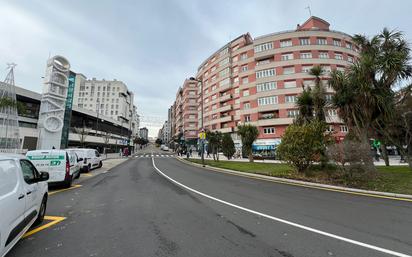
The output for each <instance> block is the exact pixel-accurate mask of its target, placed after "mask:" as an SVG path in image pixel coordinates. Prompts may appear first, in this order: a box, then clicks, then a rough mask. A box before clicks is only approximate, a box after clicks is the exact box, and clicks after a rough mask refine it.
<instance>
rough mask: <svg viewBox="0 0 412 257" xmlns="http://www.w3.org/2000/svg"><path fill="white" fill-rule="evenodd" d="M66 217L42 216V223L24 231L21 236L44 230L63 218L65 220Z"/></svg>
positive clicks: (24, 236) (25, 236)
mask: <svg viewBox="0 0 412 257" xmlns="http://www.w3.org/2000/svg"><path fill="white" fill-rule="evenodd" d="M65 219H66V217H61V216H44V221H43V222H42V224H40V225H38V226H36V227H34V228H31V229H30V230H29V231H27V232H26V234H24V235H23V237H22V238H27V237H29V236H32V235H34V234H36V233H38V232H40V231H42V230H45V229H47V228H50V227H52V226H54V225H56V224H58V223H60V222H62V221H63V220H65Z"/></svg>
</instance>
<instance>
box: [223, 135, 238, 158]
mask: <svg viewBox="0 0 412 257" xmlns="http://www.w3.org/2000/svg"><path fill="white" fill-rule="evenodd" d="M222 152H223V155H224V156H226V158H227V159H228V160H230V159H232V157H233V155H234V154H235V152H236V150H235V143H234V142H233V139H232V137H231V136H230V134H224V135H223V139H222Z"/></svg>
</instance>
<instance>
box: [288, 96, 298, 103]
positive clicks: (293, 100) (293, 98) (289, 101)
mask: <svg viewBox="0 0 412 257" xmlns="http://www.w3.org/2000/svg"><path fill="white" fill-rule="evenodd" d="M296 100H297V97H296V96H295V95H287V96H285V102H286V103H296Z"/></svg>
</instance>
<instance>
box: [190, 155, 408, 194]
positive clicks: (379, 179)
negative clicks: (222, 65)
mask: <svg viewBox="0 0 412 257" xmlns="http://www.w3.org/2000/svg"><path fill="white" fill-rule="evenodd" d="M190 161H192V162H194V163H201V160H199V159H190ZM205 163H206V165H208V166H212V167H217V168H223V169H229V170H236V171H241V172H247V173H255V174H261V175H266V176H273V177H282V178H290V179H297V180H304V181H310V182H318V183H324V184H331V185H339V186H349V187H354V188H360V189H366V190H375V191H382V192H391V193H399V194H410V195H412V170H410V169H409V167H408V166H389V167H386V166H378V167H377V170H378V172H377V174H376V175H374V176H368V177H362V178H356V179H348V178H347V177H346V176H344V175H342V173H340V172H338V171H337V168H336V167H335V166H333V165H330V166H328V167H327V168H326V169H323V170H322V169H320V168H319V166H313V167H312V168H311V169H310V171H309V172H308V173H307V174H300V173H297V172H295V171H294V170H293V169H292V168H291V167H290V166H289V165H287V164H279V163H262V162H253V163H249V162H237V161H218V162H215V161H212V160H205Z"/></svg>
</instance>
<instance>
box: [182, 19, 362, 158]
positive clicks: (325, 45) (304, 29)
mask: <svg viewBox="0 0 412 257" xmlns="http://www.w3.org/2000/svg"><path fill="white" fill-rule="evenodd" d="M329 26H330V24H329V23H328V22H326V21H324V20H322V19H320V18H318V17H314V16H312V17H310V18H309V19H308V20H307V21H306V22H305V23H304V24H302V25H298V26H297V28H296V29H295V30H290V31H284V32H277V33H272V34H268V35H264V36H260V37H257V38H254V39H253V38H252V37H251V36H250V35H249V33H247V34H243V35H241V36H239V37H238V38H236V39H234V40H232V41H231V42H229V43H227V44H226V45H225V46H223V47H222V48H220V49H219V50H218V51H216V52H215V53H214V54H212V55H211V56H210V57H209V58H207V59H206V60H205V61H204V62H203V63H202V64H201V65H200V66H199V68H198V72H197V74H196V78H197V79H199V80H201V81H202V83H203V94H202V93H201V92H200V90H198V91H197V97H198V99H197V101H196V103H197V105H196V108H197V110H198V112H197V118H198V119H199V120H200V118H201V115H200V103H201V101H202V100H203V103H204V110H203V111H204V114H203V118H204V128H205V129H207V130H213V131H220V132H222V133H231V134H232V137H233V138H234V140H235V144H236V145H237V147H240V139H239V138H238V136H237V135H236V127H237V125H239V124H243V123H250V124H253V125H255V126H257V127H258V129H259V132H260V135H259V138H258V140H256V141H255V143H254V146H253V149H254V151H255V152H259V153H262V154H265V155H271V154H273V152H274V149H275V147H276V145H277V144H279V142H280V140H281V137H282V135H283V133H284V131H285V129H286V127H287V126H288V125H290V124H291V123H292V122H293V120H294V118H295V117H296V115H298V110H297V108H296V106H295V102H296V97H297V96H298V95H299V94H300V93H301V92H302V87H312V86H314V77H313V76H311V75H309V74H308V71H309V70H310V69H311V68H312V67H313V66H315V65H320V66H321V67H323V70H324V75H323V76H322V82H323V83H324V84H325V88H326V91H327V99H330V97H331V96H332V94H333V90H332V89H331V88H330V87H328V85H327V80H328V78H329V73H330V71H332V70H334V69H338V70H343V69H345V68H346V67H347V66H348V65H350V64H351V63H352V62H353V60H354V59H355V58H356V57H357V56H358V50H357V48H356V46H354V44H353V42H352V37H351V36H350V35H348V34H345V33H342V32H339V31H333V30H330V29H329ZM185 83H187V80H186V81H185ZM196 84H197V82H196ZM179 101H180V100H179ZM177 103H178V99H176V104H177ZM178 108H179V107H178V106H176V112H177V110H180V109H178ZM326 114H327V123H328V124H329V130H331V131H334V132H335V136H336V137H340V138H341V137H344V136H345V133H346V132H347V127H346V126H345V125H344V124H342V122H341V121H340V119H339V118H338V116H337V112H336V110H334V109H328V110H327V113H326ZM178 117H179V118H180V116H178V115H176V122H177V118H178ZM185 117H187V115H186V116H182V119H183V120H182V121H180V123H185ZM190 117H194V116H190ZM197 124H199V126H200V124H201V123H200V121H199V122H198V123H197ZM176 125H177V123H176ZM176 128H177V126H176ZM198 129H200V127H198ZM177 131H178V130H177V129H176V132H177ZM195 134H196V131H195V130H190V136H195Z"/></svg>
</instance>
